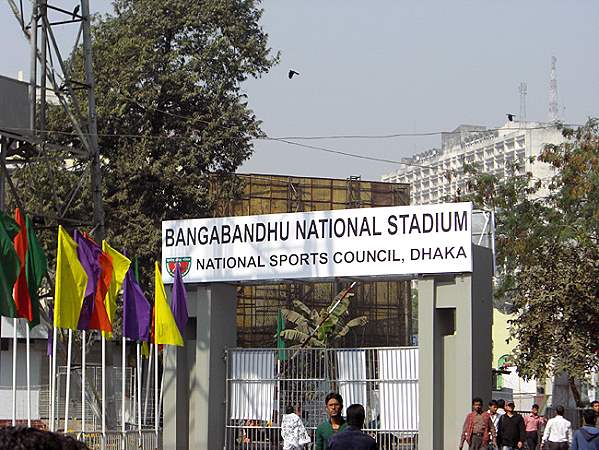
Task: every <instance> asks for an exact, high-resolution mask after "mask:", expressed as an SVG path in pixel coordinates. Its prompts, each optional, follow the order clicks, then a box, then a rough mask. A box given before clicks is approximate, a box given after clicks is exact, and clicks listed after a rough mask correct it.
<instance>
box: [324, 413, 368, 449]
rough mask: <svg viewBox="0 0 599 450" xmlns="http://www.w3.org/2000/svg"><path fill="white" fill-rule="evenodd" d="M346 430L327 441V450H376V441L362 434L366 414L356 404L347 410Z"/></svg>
mask: <svg viewBox="0 0 599 450" xmlns="http://www.w3.org/2000/svg"><path fill="white" fill-rule="evenodd" d="M346 415H347V428H346V429H345V430H343V431H340V432H339V433H337V434H335V435H334V436H332V437H331V438H330V439H329V443H328V445H327V450H376V449H377V448H378V447H377V444H376V441H375V440H374V439H373V438H372V437H370V436H369V435H367V434H366V433H363V432H362V427H363V426H364V418H365V417H366V412H365V411H364V407H363V406H362V405H360V404H358V403H356V404H354V405H351V406H350V407H349V408H347V412H346Z"/></svg>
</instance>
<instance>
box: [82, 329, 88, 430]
mask: <svg viewBox="0 0 599 450" xmlns="http://www.w3.org/2000/svg"><path fill="white" fill-rule="evenodd" d="M86 338H87V331H86V330H83V333H82V336H81V432H82V433H85V363H86V355H85V343H86V342H87V339H86Z"/></svg>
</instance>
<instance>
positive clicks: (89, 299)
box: [74, 230, 102, 330]
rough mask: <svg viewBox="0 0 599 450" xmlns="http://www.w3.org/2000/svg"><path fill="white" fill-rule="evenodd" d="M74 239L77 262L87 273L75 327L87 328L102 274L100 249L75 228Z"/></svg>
mask: <svg viewBox="0 0 599 450" xmlns="http://www.w3.org/2000/svg"><path fill="white" fill-rule="evenodd" d="M74 239H75V242H76V243H77V257H78V258H79V262H80V263H81V266H82V267H83V269H84V270H85V273H86V274H87V286H86V288H85V298H84V299H83V305H82V306H81V313H80V315H79V323H78V324H77V329H79V330H87V329H88V328H89V322H90V320H91V317H92V313H93V311H94V300H95V297H96V286H97V285H98V278H99V277H100V276H101V274H102V269H101V268H100V264H99V263H98V260H99V256H100V254H101V253H102V249H101V248H100V246H98V245H97V244H96V243H95V242H92V241H90V240H89V239H86V238H85V236H83V235H82V234H81V233H79V231H77V230H75V233H74Z"/></svg>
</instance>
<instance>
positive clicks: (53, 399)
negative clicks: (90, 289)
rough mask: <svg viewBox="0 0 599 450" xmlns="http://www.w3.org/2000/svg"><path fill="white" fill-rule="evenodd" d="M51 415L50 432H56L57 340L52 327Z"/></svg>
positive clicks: (56, 334)
mask: <svg viewBox="0 0 599 450" xmlns="http://www.w3.org/2000/svg"><path fill="white" fill-rule="evenodd" d="M52 337H53V339H52V356H51V358H52V399H51V401H50V403H51V404H52V414H51V418H50V431H55V430H56V422H55V419H56V340H57V339H58V330H57V329H56V327H55V326H52Z"/></svg>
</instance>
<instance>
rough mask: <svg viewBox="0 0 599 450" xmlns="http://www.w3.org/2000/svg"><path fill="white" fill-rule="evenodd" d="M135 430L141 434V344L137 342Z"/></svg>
mask: <svg viewBox="0 0 599 450" xmlns="http://www.w3.org/2000/svg"><path fill="white" fill-rule="evenodd" d="M136 356H137V361H136V366H137V377H136V381H137V430H138V431H140V432H141V343H140V342H139V341H137V355H136Z"/></svg>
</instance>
